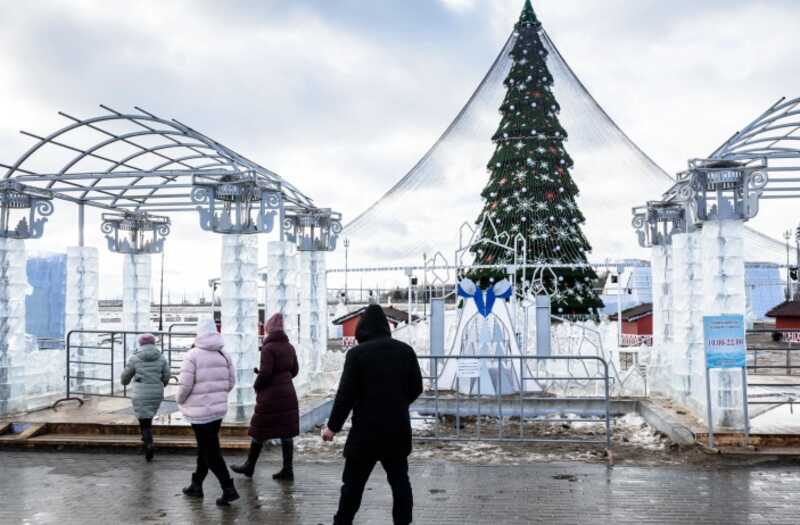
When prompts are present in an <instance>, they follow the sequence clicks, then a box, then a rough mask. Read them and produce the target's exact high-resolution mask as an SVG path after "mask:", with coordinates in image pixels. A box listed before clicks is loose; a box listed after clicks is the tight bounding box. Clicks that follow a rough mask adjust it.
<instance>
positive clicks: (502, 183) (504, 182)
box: [500, 177, 508, 186]
mask: <svg viewBox="0 0 800 525" xmlns="http://www.w3.org/2000/svg"><path fill="white" fill-rule="evenodd" d="M506 182H508V179H507V178H505V177H503V178H502V179H500V186H505V185H506Z"/></svg>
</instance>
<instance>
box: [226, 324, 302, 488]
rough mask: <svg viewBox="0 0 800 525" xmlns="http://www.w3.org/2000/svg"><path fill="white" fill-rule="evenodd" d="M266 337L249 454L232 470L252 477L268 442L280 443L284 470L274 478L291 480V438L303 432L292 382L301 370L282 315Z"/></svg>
mask: <svg viewBox="0 0 800 525" xmlns="http://www.w3.org/2000/svg"><path fill="white" fill-rule="evenodd" d="M266 331H267V338H266V339H265V340H264V344H263V345H262V346H261V367H260V368H259V369H258V371H257V372H258V375H257V376H256V381H255V384H254V385H253V388H255V390H256V393H257V398H256V409H255V413H254V414H253V418H252V419H251V420H250V431H249V432H248V433H249V434H250V437H251V438H253V440H252V442H251V443H250V454H249V455H248V456H247V461H246V462H245V463H244V464H242V465H235V466H232V467H231V470H233V471H234V472H238V473H239V474H244V475H245V476H247V477H253V471H254V470H255V466H256V461H258V456H259V455H260V454H261V449H262V447H263V445H264V442H265V441H269V440H272V439H280V440H281V448H282V450H283V468H282V469H281V470H280V472H278V473H276V474H274V475H273V476H272V479H276V480H283V481H292V480H294V470H293V468H292V454H293V452H294V442H293V440H292V438H294V437H295V436H297V435H298V434H299V433H300V409H299V407H298V403H297V393H296V392H295V390H294V385H293V384H292V379H293V378H294V377H296V376H297V373H298V371H299V368H298V364H297V354H296V353H295V351H294V347H293V346H292V345H291V344H290V343H289V338H288V337H286V333H285V332H284V331H283V315H281V314H275V315H273V316H272V317H270V318H269V321H267V326H266Z"/></svg>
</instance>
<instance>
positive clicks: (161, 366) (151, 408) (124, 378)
mask: <svg viewBox="0 0 800 525" xmlns="http://www.w3.org/2000/svg"><path fill="white" fill-rule="evenodd" d="M138 342H139V349H138V350H137V351H136V352H134V354H133V355H132V356H131V357H130V359H128V362H127V363H126V365H125V368H124V369H123V370H122V375H121V376H120V382H121V383H122V384H123V385H124V386H128V385H129V384H131V381H133V383H134V387H133V413H134V414H135V415H136V418H137V419H138V420H139V429H140V430H141V432H142V443H144V457H145V459H146V460H147V461H148V462H150V461H152V460H153V455H154V454H155V444H154V442H153V441H154V440H153V418H154V417H155V415H156V414H157V413H158V409H159V408H160V407H161V402H162V401H163V400H164V387H165V386H167V383H168V382H169V375H170V370H169V363H167V360H166V359H165V358H164V356H163V355H162V354H161V351H160V350H159V349H158V348H156V338H155V336H153V334H142V335H140V336H139V339H138Z"/></svg>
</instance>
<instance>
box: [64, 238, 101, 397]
mask: <svg viewBox="0 0 800 525" xmlns="http://www.w3.org/2000/svg"><path fill="white" fill-rule="evenodd" d="M98 260H99V256H98V252H97V248H91V247H83V246H71V247H68V248H67V291H66V305H65V318H64V333H65V343H66V337H68V336H69V333H70V332H71V331H73V330H97V329H98V328H99V326H100V311H99V309H98V303H97V293H98V287H99V286H98V280H99V262H98ZM69 339H70V340H69V342H70V345H71V352H70V359H71V360H72V361H88V362H106V361H107V360H108V357H109V356H108V355H107V354H106V355H101V351H100V350H98V349H93V348H82V347H93V346H95V347H96V346H98V345H97V336H96V335H92V334H81V333H78V334H73V335H72V336H71V337H70V338H69ZM103 372H105V374H106V376H107V375H108V371H103V370H100V368H99V367H98V366H97V365H89V364H76V365H74V366H72V367H71V370H69V374H70V378H71V380H72V383H73V385H71V387H78V388H77V389H73V390H78V391H81V392H88V391H98V392H100V391H101V390H103V389H106V388H108V386H109V385H108V383H102V382H97V381H88V380H85V379H84V378H86V377H103V376H102V374H103ZM98 374H99V375H98Z"/></svg>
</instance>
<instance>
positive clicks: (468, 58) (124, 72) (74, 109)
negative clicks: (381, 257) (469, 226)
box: [0, 0, 800, 296]
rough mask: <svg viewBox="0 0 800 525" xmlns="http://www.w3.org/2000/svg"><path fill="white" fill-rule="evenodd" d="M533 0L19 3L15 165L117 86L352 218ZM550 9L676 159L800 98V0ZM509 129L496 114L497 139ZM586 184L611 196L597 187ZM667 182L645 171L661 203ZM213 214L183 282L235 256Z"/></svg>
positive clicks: (12, 91) (185, 223)
mask: <svg viewBox="0 0 800 525" xmlns="http://www.w3.org/2000/svg"><path fill="white" fill-rule="evenodd" d="M521 6H522V0H403V1H400V0H394V1H390V0H382V1H377V2H376V1H371V0H336V1H331V0H291V1H290V0H283V1H280V0H261V1H250V2H246V1H241V2H232V1H229V2H212V1H208V2H201V1H170V2H163V1H159V2H156V1H143V2H99V1H94V2H91V1H75V0H72V1H41V2H26V3H24V4H23V3H19V2H11V1H7V2H0V19H2V20H3V21H4V22H5V23H4V29H3V31H2V32H0V49H1V50H2V52H1V53H0V71H2V79H3V82H0V110H1V111H0V115H2V118H0V137H1V138H0V160H2V161H3V162H6V163H10V162H12V161H13V160H14V159H16V157H18V156H19V154H20V153H21V152H22V151H23V150H24V149H25V148H26V147H27V146H28V145H29V144H30V143H31V141H30V139H29V138H27V137H25V136H22V135H20V134H19V133H18V131H19V130H20V129H26V130H29V131H33V132H36V133H40V134H46V133H48V132H50V131H52V130H54V129H56V127H58V126H60V125H63V119H61V118H60V117H58V115H57V114H56V112H57V111H59V110H63V111H66V112H68V113H71V114H73V115H76V116H84V117H86V116H91V115H93V114H96V113H99V112H100V111H99V109H98V107H97V106H98V104H101V103H103V104H107V105H110V106H112V107H115V108H117V109H129V108H132V107H133V106H134V105H139V106H142V107H144V108H147V109H149V110H150V111H153V112H155V113H158V114H160V115H162V116H165V117H169V118H177V119H178V120H181V121H183V122H185V123H187V124H190V125H191V126H193V127H194V128H196V129H198V130H200V131H202V132H204V133H206V134H208V135H210V136H211V137H213V138H215V139H216V140H218V141H220V142H222V143H223V144H225V145H227V146H229V147H231V148H233V149H235V150H238V151H239V152H241V153H242V154H244V155H245V156H248V157H250V158H252V159H253V160H255V161H257V162H259V163H260V164H262V165H264V166H267V167H269V168H270V169H272V170H274V171H276V172H278V173H279V174H281V175H282V176H283V177H285V178H287V179H288V180H290V181H291V182H293V183H294V184H295V185H296V186H298V187H300V188H301V189H303V190H304V191H305V192H306V193H308V194H309V195H310V196H312V197H313V198H314V199H315V201H316V202H317V203H318V204H319V205H324V206H330V207H333V208H335V209H338V210H340V211H342V212H343V213H344V214H345V218H346V219H347V217H353V216H354V215H356V214H357V213H358V212H360V211H361V210H363V209H364V208H365V207H366V206H368V205H369V204H370V203H372V202H373V201H374V200H375V199H376V198H377V197H378V196H380V195H381V194H382V193H383V192H385V191H386V190H387V189H388V188H389V187H390V186H391V185H392V184H393V183H394V182H395V181H396V180H397V179H399V178H400V177H401V176H402V175H403V174H404V173H405V172H406V171H407V170H408V169H409V168H410V167H411V166H413V165H414V163H415V162H416V161H417V160H418V159H419V158H420V156H421V155H422V154H423V153H424V152H425V151H426V150H427V149H428V147H430V145H431V144H432V143H433V142H434V141H435V140H436V138H437V137H438V136H439V135H440V134H441V132H442V131H443V130H444V129H445V128H446V127H447V125H448V124H449V123H450V121H451V120H452V119H453V117H454V116H455V115H456V113H457V112H458V111H459V110H460V109H461V107H462V106H463V104H464V102H465V101H466V99H467V98H468V97H469V95H470V94H471V93H472V91H473V90H474V88H475V86H476V85H477V84H478V82H479V81H480V79H481V78H482V77H483V75H484V74H485V72H486V70H487V69H488V68H489V66H490V65H491V63H492V61H493V60H494V58H495V56H496V55H497V53H498V51H499V50H500V49H501V47H502V45H503V43H504V42H505V40H506V38H507V36H508V33H509V32H510V30H511V28H512V26H513V23H514V21H515V20H516V18H517V17H518V15H519V10H520V8H521ZM534 6H535V8H536V10H537V13H538V15H539V17H540V19H541V20H542V22H543V23H544V25H545V28H546V29H547V31H548V33H549V34H550V35H551V37H552V38H553V40H554V41H555V42H556V44H557V45H558V46H559V48H560V50H561V52H562V54H563V55H564V57H565V59H566V60H567V61H568V62H569V64H570V65H571V66H572V68H573V69H574V70H575V72H576V74H577V75H578V76H579V77H580V78H581V80H582V81H583V83H584V84H585V85H586V87H587V88H588V90H589V91H590V92H591V93H592V94H593V95H594V97H595V98H596V99H597V100H598V101H599V103H600V104H601V105H602V106H603V107H604V108H605V110H606V111H607V112H608V114H609V115H611V117H612V118H613V119H614V120H615V121H616V122H617V123H618V124H619V125H620V127H621V128H622V129H623V130H625V132H626V133H627V134H628V135H629V136H630V137H631V138H632V139H633V140H634V141H635V142H636V143H637V144H638V145H639V146H641V147H642V149H643V150H644V151H646V152H647V153H648V154H649V155H650V156H651V157H652V158H653V159H654V160H655V161H656V162H657V163H659V164H660V165H661V166H663V167H664V168H665V169H666V170H667V171H669V172H671V173H674V172H675V171H678V170H680V169H682V168H683V167H684V166H685V163H686V159H688V158H690V157H697V156H702V155H705V154H707V153H708V152H710V151H712V150H713V149H715V148H716V146H718V145H719V144H720V143H721V142H722V141H723V140H724V139H726V138H727V137H728V136H729V135H730V134H731V133H732V132H733V131H735V130H736V129H738V128H739V127H741V126H742V125H744V124H745V123H747V122H749V121H750V120H751V119H752V118H753V117H755V116H756V115H757V114H759V113H760V112H761V111H763V110H764V109H765V108H766V107H767V106H769V105H770V104H771V103H772V102H774V101H775V100H776V99H778V98H779V97H780V96H784V95H787V96H798V95H800V68H798V67H797V56H798V45H797V43H796V34H797V30H798V29H800V3H799V2H796V1H793V0H706V1H702V2H699V1H696V0H695V1H692V0H673V1H671V2H663V1H660V0H602V1H601V0H537V1H536V2H534ZM493 131H494V129H487V130H486V140H487V141H488V139H489V136H490V134H491V133H492V132H493ZM604 183H606V184H607V182H605V181H604ZM581 189H582V193H583V197H582V198H583V199H585V200H591V194H592V188H591V186H589V187H586V186H585V185H584V186H582V188H581ZM662 190H663V188H651V187H649V186H648V184H647V183H642V192H643V195H645V197H644V198H643V199H642V200H646V199H647V198H653V197H655V196H656V195H657V193H659V192H660V191H662ZM652 193H655V194H652ZM59 204H60V207H59V210H58V211H57V212H56V214H55V216H54V217H53V220H52V222H53V224H52V225H50V227H49V229H48V230H47V233H46V238H45V239H43V240H39V241H31V242H30V244H29V246H30V247H31V248H32V249H36V250H53V251H63V250H64V249H65V247H66V246H69V245H74V244H75V243H76V242H77V234H76V233H75V229H74V221H75V216H76V214H75V212H74V210H71V209H70V208H71V206H69V205H66V204H65V203H59ZM471 219H472V217H464V219H463V220H471ZM195 220H196V219H195V218H194V217H186V218H184V219H179V220H177V221H176V228H175V229H174V233H173V236H172V237H171V238H170V239H169V241H168V250H169V251H168V253H167V273H168V276H169V278H170V281H171V282H172V283H173V284H172V286H171V288H172V289H173V292H174V293H180V292H181V291H182V290H183V289H187V290H188V291H189V292H190V293H196V292H198V291H199V290H201V289H202V288H203V286H204V283H205V282H206V280H207V279H208V278H209V277H212V276H215V275H216V274H217V273H218V268H219V258H220V241H219V239H218V238H216V237H214V236H212V235H209V234H202V233H200V232H199V228H198V227H197V226H196V225H195ZM96 226H97V225H96V223H95V222H91V223H90V228H89V229H88V230H87V243H88V244H90V245H95V246H97V247H98V248H100V252H101V254H102V259H101V263H102V265H103V288H104V290H103V293H102V295H104V296H114V295H117V288H116V287H117V282H118V281H119V275H120V272H121V270H120V268H119V267H120V266H121V265H120V264H119V260H118V259H117V258H115V257H114V256H113V255H111V254H108V253H106V252H107V251H106V249H105V248H104V246H103V239H102V236H101V234H100V232H99V230H98V229H97V227H96ZM606 226H607V227H609V228H616V227H620V228H627V224H626V225H617V224H609V225H606ZM787 226H790V224H780V222H779V221H777V220H773V222H768V223H765V224H764V225H763V228H764V229H766V230H769V233H771V234H773V235H774V234H777V233H778V232H779V231H780V229H781V228H785V227H787ZM620 235H626V236H629V235H630V231H629V230H628V229H625V231H624V232H623V233H621V234H620ZM590 240H591V239H590ZM387 242H392V240H391V239H387ZM355 255H357V252H356V254H355ZM363 256H364V257H365V260H366V256H367V254H363Z"/></svg>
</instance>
